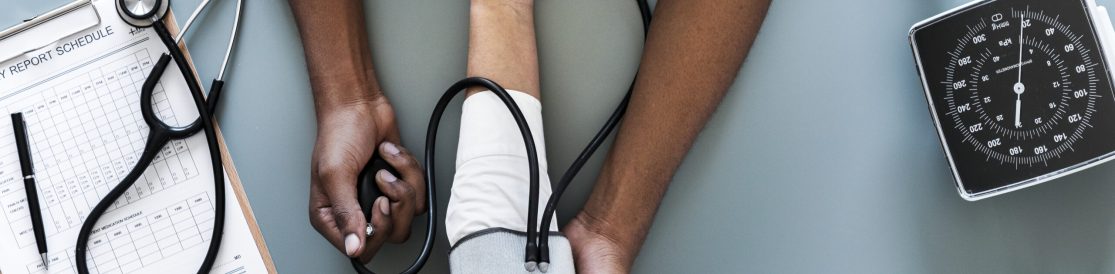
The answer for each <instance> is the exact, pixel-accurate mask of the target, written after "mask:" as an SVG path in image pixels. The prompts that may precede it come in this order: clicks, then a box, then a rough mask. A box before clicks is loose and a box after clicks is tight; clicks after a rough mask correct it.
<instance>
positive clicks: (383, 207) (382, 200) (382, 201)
mask: <svg viewBox="0 0 1115 274" xmlns="http://www.w3.org/2000/svg"><path fill="white" fill-rule="evenodd" d="M376 203H377V204H379V211H380V212H383V215H391V204H389V203H387V197H379V198H376Z"/></svg>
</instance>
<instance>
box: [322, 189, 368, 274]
mask: <svg viewBox="0 0 1115 274" xmlns="http://www.w3.org/2000/svg"><path fill="white" fill-rule="evenodd" d="M355 173H356V172H355V171H352V172H349V171H345V172H340V173H332V174H329V175H328V176H322V177H323V178H322V179H323V182H322V183H323V185H324V186H325V193H326V195H328V196H329V200H330V201H331V202H332V209H333V220H334V221H335V222H336V226H337V227H336V228H337V229H338V230H339V232H340V235H342V237H344V247H345V254H346V255H348V256H349V257H356V256H357V255H359V254H360V253H363V252H364V241H365V239H364V230H365V227H367V223H368V222H367V219H366V218H365V217H364V212H363V211H362V210H361V209H360V203H358V202H357V200H356V174H355Z"/></svg>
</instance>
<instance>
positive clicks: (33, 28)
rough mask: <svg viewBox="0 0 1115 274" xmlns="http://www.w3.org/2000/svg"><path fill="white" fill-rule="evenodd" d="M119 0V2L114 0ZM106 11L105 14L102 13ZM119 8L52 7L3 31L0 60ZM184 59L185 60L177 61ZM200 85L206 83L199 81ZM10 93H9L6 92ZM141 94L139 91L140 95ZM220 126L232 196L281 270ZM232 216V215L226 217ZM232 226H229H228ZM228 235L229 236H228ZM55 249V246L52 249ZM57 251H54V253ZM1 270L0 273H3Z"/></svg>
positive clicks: (266, 258) (172, 23)
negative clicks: (242, 182)
mask: <svg viewBox="0 0 1115 274" xmlns="http://www.w3.org/2000/svg"><path fill="white" fill-rule="evenodd" d="M96 1H110V0H96ZM112 2H115V1H112ZM100 12H104V13H105V14H101V13H100ZM115 12H116V11H115V10H111V11H99V10H98V9H97V8H96V7H95V5H94V0H76V1H74V2H71V3H69V4H66V5H63V6H61V7H59V8H56V9H54V10H51V11H49V12H47V13H44V14H42V15H39V16H37V17H35V18H32V19H29V20H27V21H25V22H23V23H20V24H18V25H15V26H13V27H11V28H8V29H6V30H4V31H2V32H0V63H5V62H8V61H10V60H11V59H13V58H17V57H20V56H25V55H27V54H28V53H30V52H32V51H35V50H39V49H42V48H49V47H51V46H52V45H55V44H57V43H59V42H60V41H61V40H62V39H63V38H66V37H70V36H72V35H75V34H78V33H80V32H82V31H87V30H89V29H91V28H93V27H96V26H99V25H101V22H102V21H101V20H102V18H101V16H116V15H115ZM163 21H164V22H165V23H166V25H167V28H168V29H169V30H170V32H171V34H172V35H177V33H178V32H179V29H178V25H177V23H176V20H175V19H174V14H173V12H171V11H168V12H167V14H166V16H165V17H164V18H163ZM185 44H186V43H184V42H183V43H182V44H181V45H180V48H181V49H182V51H183V54H184V55H185V56H186V59H187V60H185V61H186V62H187V63H188V65H189V66H190V67H191V68H193V67H194V64H193V60H192V59H191V58H190V53H189V51H188V50H187V49H186V46H185ZM175 61H181V60H175ZM0 69H3V68H0ZM193 72H194V73H195V76H197V77H196V79H201V77H200V76H199V75H196V74H197V70H196V68H195V69H194V71H193ZM198 84H199V85H201V84H203V83H198ZM202 86H203V87H204V85H202ZM5 93H6V92H5ZM136 96H138V94H137V95H136ZM214 127H215V128H216V135H217V139H218V143H219V144H220V148H221V158H222V160H223V161H224V169H225V173H226V174H227V179H226V180H227V181H226V182H227V183H226V184H227V185H228V186H229V187H230V188H231V189H232V190H233V191H232V193H231V194H232V195H229V196H230V197H235V199H236V201H238V204H239V207H240V209H241V212H239V213H240V214H242V215H243V217H244V219H245V220H246V221H247V227H248V229H249V230H250V235H251V237H252V240H253V241H254V243H255V246H256V249H257V251H258V252H259V256H260V258H262V260H263V265H264V267H265V269H266V271H267V272H268V273H277V270H276V268H275V264H274V261H273V260H272V258H271V255H270V252H269V251H268V249H267V245H266V242H265V241H264V238H263V235H262V234H261V232H260V229H259V225H258V224H257V223H256V220H255V215H254V214H253V212H252V208H251V205H250V203H249V202H248V197H247V195H246V194H245V192H244V187H243V185H242V184H241V182H240V177H239V175H238V173H237V170H236V167H235V165H234V164H233V160H232V157H231V155H230V154H229V151H228V149H227V147H226V143H225V140H224V137H223V135H222V133H221V130H220V127H219V126H218V125H217V123H216V121H214ZM226 214H228V215H231V214H235V212H232V211H229V212H227V213H226ZM226 218H228V217H226ZM225 229H226V230H227V229H228V226H226V228H225ZM226 238H227V237H226ZM52 250H53V249H52ZM53 252H54V251H52V253H53ZM2 273H3V272H2V270H0V274H2Z"/></svg>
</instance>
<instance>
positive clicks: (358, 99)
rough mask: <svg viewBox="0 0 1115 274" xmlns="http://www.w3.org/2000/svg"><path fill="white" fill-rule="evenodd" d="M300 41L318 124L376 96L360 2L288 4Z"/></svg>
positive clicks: (300, 1) (377, 89)
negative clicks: (335, 111) (333, 113)
mask: <svg viewBox="0 0 1115 274" xmlns="http://www.w3.org/2000/svg"><path fill="white" fill-rule="evenodd" d="M289 2H290V7H291V11H292V12H293V13H294V18H295V21H296V23H297V25H298V33H299V35H300V36H301V38H302V47H303V50H304V51H305V54H306V66H307V68H308V69H309V74H310V84H311V88H312V89H313V92H314V106H315V107H316V109H317V113H318V119H319V120H321V119H322V116H323V114H324V113H327V112H328V111H330V110H333V109H336V108H339V107H344V106H348V105H355V104H360V103H365V102H370V101H372V99H375V98H376V97H377V96H381V95H382V93H381V91H380V87H379V82H378V81H376V77H375V70H374V69H373V66H372V55H371V50H370V48H369V47H368V32H367V30H366V29H365V21H364V5H363V2H362V1H360V0H330V1H313V0H290V1H289Z"/></svg>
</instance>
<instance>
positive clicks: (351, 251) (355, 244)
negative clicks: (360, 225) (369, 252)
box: [345, 233, 360, 256]
mask: <svg viewBox="0 0 1115 274" xmlns="http://www.w3.org/2000/svg"><path fill="white" fill-rule="evenodd" d="M359 247H360V238H358V237H356V233H353V234H348V236H345V253H347V254H348V255H349V256H356V249H357V248H359Z"/></svg>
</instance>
